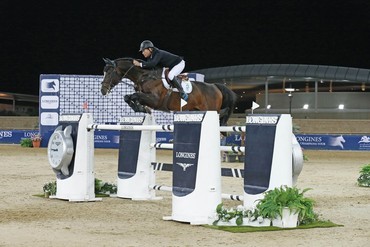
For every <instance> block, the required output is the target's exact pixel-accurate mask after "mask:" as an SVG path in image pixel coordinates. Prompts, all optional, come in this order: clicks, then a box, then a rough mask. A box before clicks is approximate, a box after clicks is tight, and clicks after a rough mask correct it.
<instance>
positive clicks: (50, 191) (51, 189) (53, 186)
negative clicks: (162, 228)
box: [43, 178, 117, 197]
mask: <svg viewBox="0 0 370 247" xmlns="http://www.w3.org/2000/svg"><path fill="white" fill-rule="evenodd" d="M43 191H44V194H45V197H49V196H52V195H55V194H56V193H57V182H56V181H54V182H49V183H46V184H44V186H43ZM95 194H108V195H109V194H117V185H115V184H111V183H106V182H103V181H102V180H100V179H97V178H95Z"/></svg>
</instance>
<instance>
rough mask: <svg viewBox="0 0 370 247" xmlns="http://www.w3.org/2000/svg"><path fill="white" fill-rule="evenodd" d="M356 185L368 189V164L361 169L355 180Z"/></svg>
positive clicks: (369, 176)
mask: <svg viewBox="0 0 370 247" xmlns="http://www.w3.org/2000/svg"><path fill="white" fill-rule="evenodd" d="M357 183H358V185H359V186H362V187H370V164H367V165H365V166H363V167H362V168H361V170H360V176H359V177H358V178H357Z"/></svg>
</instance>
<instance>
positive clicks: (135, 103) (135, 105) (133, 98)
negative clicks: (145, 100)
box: [124, 94, 150, 113]
mask: <svg viewBox="0 0 370 247" xmlns="http://www.w3.org/2000/svg"><path fill="white" fill-rule="evenodd" d="M124 100H125V102H126V103H127V104H128V105H129V106H130V107H131V108H132V110H134V111H135V112H144V113H150V110H149V111H148V109H146V107H145V106H143V105H142V104H140V102H139V98H138V97H137V95H135V94H128V95H125V97H124Z"/></svg>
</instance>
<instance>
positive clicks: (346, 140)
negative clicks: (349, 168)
mask: <svg viewBox="0 0 370 247" xmlns="http://www.w3.org/2000/svg"><path fill="white" fill-rule="evenodd" d="M296 137H297V140H298V142H299V144H300V145H301V147H302V148H304V149H318V150H358V151H370V134H369V135H296Z"/></svg>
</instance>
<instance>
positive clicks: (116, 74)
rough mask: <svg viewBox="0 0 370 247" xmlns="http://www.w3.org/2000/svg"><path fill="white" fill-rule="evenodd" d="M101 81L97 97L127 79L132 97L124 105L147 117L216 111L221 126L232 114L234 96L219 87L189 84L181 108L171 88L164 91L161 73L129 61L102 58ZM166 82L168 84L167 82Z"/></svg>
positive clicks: (128, 97)
mask: <svg viewBox="0 0 370 247" xmlns="http://www.w3.org/2000/svg"><path fill="white" fill-rule="evenodd" d="M103 60H104V62H105V66H104V70H103V72H104V78H103V81H102V82H101V93H102V94H103V95H107V94H108V93H109V92H110V91H111V90H112V89H113V88H114V87H115V86H116V85H117V84H118V83H119V82H120V81H121V80H122V78H127V79H129V80H131V81H132V82H133V83H134V89H135V93H133V94H130V95H125V97H124V100H125V102H126V103H127V104H128V105H129V106H130V107H131V108H132V109H133V110H134V111H135V112H144V113H151V109H154V110H160V111H165V112H169V111H180V110H183V111H208V110H210V111H217V112H218V113H219V115H220V125H221V126H224V125H226V124H227V121H228V120H229V118H230V115H231V114H232V113H233V110H234V107H235V104H236V100H237V96H236V94H235V93H234V92H233V91H232V90H231V89H229V88H228V87H227V86H225V85H224V84H221V83H214V84H210V83H204V82H198V81H191V85H192V91H191V93H190V94H189V98H188V101H187V104H186V105H185V106H183V107H181V97H180V94H179V93H178V92H174V91H173V90H172V88H170V89H167V88H166V87H165V86H164V85H163V82H162V79H163V78H162V77H163V69H164V68H161V67H156V68H155V69H150V70H149V69H142V68H141V67H138V66H135V65H134V64H133V60H134V59H133V58H118V59H115V60H111V59H108V58H103ZM167 81H168V82H169V80H168V78H167Z"/></svg>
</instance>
